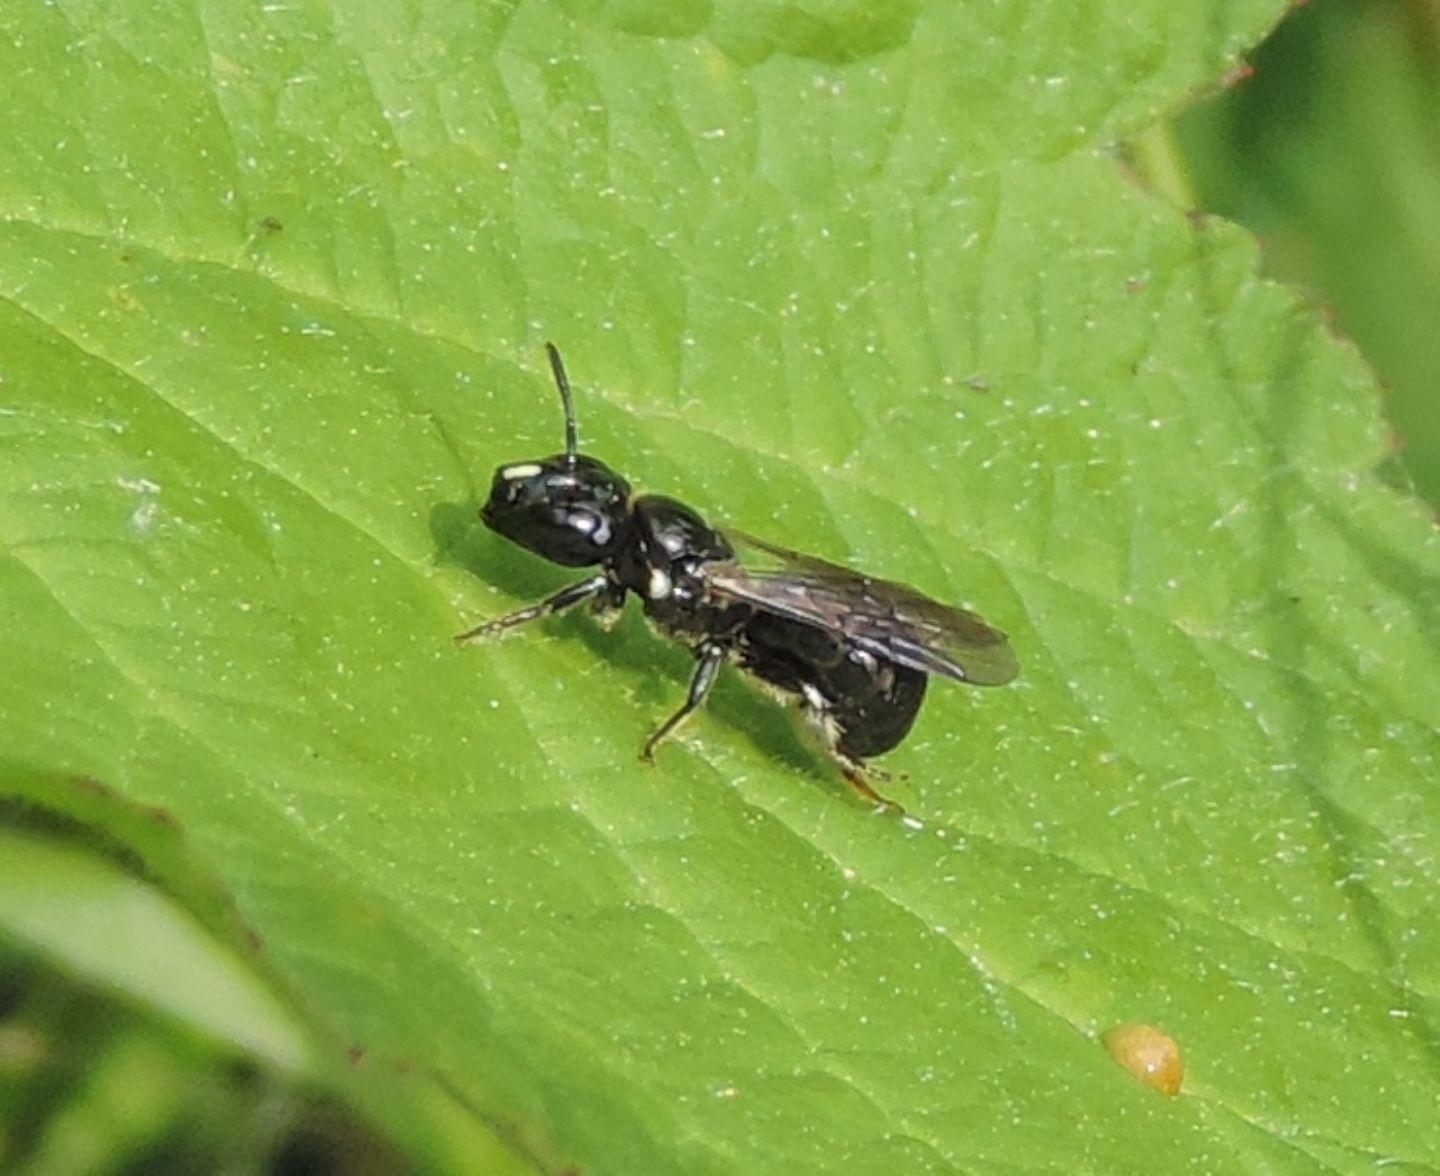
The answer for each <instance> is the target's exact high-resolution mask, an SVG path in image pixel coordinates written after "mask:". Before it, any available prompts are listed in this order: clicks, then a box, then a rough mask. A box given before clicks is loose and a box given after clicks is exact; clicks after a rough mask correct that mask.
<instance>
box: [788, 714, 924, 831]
mask: <svg viewBox="0 0 1440 1176" xmlns="http://www.w3.org/2000/svg"><path fill="white" fill-rule="evenodd" d="M800 706H801V709H802V711H803V712H804V714H805V719H806V722H807V724H808V726H809V727H810V729H811V730H812V731H814V732H815V734H816V736H817V737H818V739H819V741H820V746H821V749H822V750H823V751H824V752H825V754H826V755H827V756H829V757H830V759H831V761H833V762H834V764H835V766H836V767H837V768H839V769H840V774H841V775H842V776H844V777H845V783H847V784H849V785H850V790H851V791H852V792H854V793H855V795H856V796H858V797H860V799H861V800H863V801H866V802H867V803H869V804H872V805H874V806H875V807H876V808H877V809H884V810H885V811H886V812H891V813H894V814H895V815H896V816H901V817H903V816H904V815H905V809H904V806H902V805H900V804H898V803H897V802H896V801H893V800H891V799H890V798H889V797H888V796H882V795H881V794H880V793H878V792H876V791H875V786H874V785H873V784H871V783H870V781H871V780H881V781H886V780H889V779H890V773H889V772H887V771H885V770H884V769H883V768H877V767H875V766H874V765H872V764H867V763H865V761H864V760H859V759H856V758H855V757H854V756H852V755H846V754H845V753H844V752H843V751H841V750H840V744H841V742H842V741H843V740H844V738H845V731H844V729H843V728H842V727H841V726H840V724H839V723H838V722H837V721H836V719H835V714H834V712H833V709H832V708H831V706H830V704H829V702H828V701H826V699H825V697H824V696H823V695H822V694H821V693H820V692H819V691H818V690H815V689H814V688H813V687H802V690H801V703H800Z"/></svg>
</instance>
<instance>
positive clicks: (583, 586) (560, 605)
mask: <svg viewBox="0 0 1440 1176" xmlns="http://www.w3.org/2000/svg"><path fill="white" fill-rule="evenodd" d="M610 586H611V585H610V580H609V578H608V577H607V576H604V575H598V576H591V577H590V578H589V579H588V580H581V581H580V582H579V583H578V584H571V585H570V586H569V587H567V588H562V589H560V591H559V592H557V593H555V594H554V595H553V596H547V597H546V598H545V599H544V600H541V601H538V602H537V603H535V604H532V605H529V606H527V607H526V608H522V609H519V610H517V611H516V612H513V613H510V614H509V615H508V616H503V617H499V618H498V619H496V620H493V621H486V622H485V623H484V624H483V625H476V626H475V628H473V629H467V630H466V631H465V632H464V633H457V634H456V635H455V640H456V642H463V641H483V640H485V639H486V638H487V637H493V636H495V634H497V633H503V632H504V631H505V630H506V629H513V628H514V627H515V626H516V625H523V624H525V623H526V622H527V621H534V620H538V619H539V618H541V617H548V616H550V614H551V613H558V612H564V611H565V610H566V609H567V608H574V607H575V606H576V605H577V604H583V603H584V602H585V601H587V600H591V599H593V598H596V597H599V596H601V594H602V593H603V592H605V591H606V589H608V588H610Z"/></svg>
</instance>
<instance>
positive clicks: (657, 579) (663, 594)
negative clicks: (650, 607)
mask: <svg viewBox="0 0 1440 1176" xmlns="http://www.w3.org/2000/svg"><path fill="white" fill-rule="evenodd" d="M674 588H675V585H674V584H673V583H671V581H670V573H669V572H665V571H662V570H661V569H660V568H651V569H650V583H649V584H647V585H646V586H645V595H646V596H648V597H649V598H650V599H651V600H667V599H669V596H670V593H671V592H672V591H674Z"/></svg>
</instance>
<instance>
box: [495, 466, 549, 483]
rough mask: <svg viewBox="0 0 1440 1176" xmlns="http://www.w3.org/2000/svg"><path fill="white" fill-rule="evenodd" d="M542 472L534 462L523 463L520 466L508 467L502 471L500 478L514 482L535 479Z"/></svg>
mask: <svg viewBox="0 0 1440 1176" xmlns="http://www.w3.org/2000/svg"><path fill="white" fill-rule="evenodd" d="M539 472H540V467H539V466H538V465H536V464H535V463H534V462H533V461H527V462H522V463H521V464H520V465H513V466H506V467H505V468H504V469H503V470H501V471H500V476H501V477H502V478H504V479H505V480H506V481H507V482H513V481H515V480H516V479H517V478H533V477H534V476H535V475H536V474H538V473H539Z"/></svg>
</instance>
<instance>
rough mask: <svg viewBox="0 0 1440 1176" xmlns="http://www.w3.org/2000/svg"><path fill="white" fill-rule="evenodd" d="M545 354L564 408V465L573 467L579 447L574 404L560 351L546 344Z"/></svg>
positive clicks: (551, 344) (553, 345) (550, 344)
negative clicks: (576, 435)
mask: <svg viewBox="0 0 1440 1176" xmlns="http://www.w3.org/2000/svg"><path fill="white" fill-rule="evenodd" d="M545 353H546V354H547V355H548V356H549V357H550V370H551V371H552V372H554V373H555V387H557V388H559V389H560V403H561V404H563V405H564V406H565V460H566V464H567V465H574V464H575V453H576V450H577V449H579V446H578V445H577V444H576V441H575V402H574V401H573V400H571V399H570V380H569V378H568V377H567V376H566V375H565V365H564V364H563V363H561V362H560V349H559V348H558V347H556V346H555V344H553V343H546V344H545Z"/></svg>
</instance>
